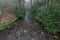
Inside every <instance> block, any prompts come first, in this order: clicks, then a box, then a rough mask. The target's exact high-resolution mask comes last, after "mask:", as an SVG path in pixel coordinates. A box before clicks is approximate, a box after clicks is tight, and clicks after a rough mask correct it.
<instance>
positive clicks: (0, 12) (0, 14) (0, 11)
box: [0, 1, 3, 24]
mask: <svg viewBox="0 0 60 40" xmlns="http://www.w3.org/2000/svg"><path fill="white" fill-rule="evenodd" d="M2 13H3V11H2V6H1V1H0V24H1V16H2Z"/></svg>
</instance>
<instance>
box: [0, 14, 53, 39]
mask: <svg viewBox="0 0 60 40" xmlns="http://www.w3.org/2000/svg"><path fill="white" fill-rule="evenodd" d="M10 15H11V14H10ZM6 16H8V15H6ZM11 17H12V16H11ZM13 17H15V16H14V15H13ZM7 18H8V19H9V18H10V17H7ZM4 20H5V19H4ZM40 27H41V26H39V25H38V23H37V22H35V21H33V22H32V23H30V24H29V23H26V22H25V21H24V19H17V20H16V21H15V22H14V23H12V24H11V25H9V26H8V28H6V29H5V30H3V31H1V32H0V40H53V39H52V37H50V36H48V34H46V33H45V32H43V31H42V30H41V28H40Z"/></svg>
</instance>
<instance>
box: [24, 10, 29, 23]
mask: <svg viewBox="0 0 60 40" xmlns="http://www.w3.org/2000/svg"><path fill="white" fill-rule="evenodd" d="M24 20H25V21H26V22H27V23H30V14H29V12H28V10H26V13H25V18H24Z"/></svg>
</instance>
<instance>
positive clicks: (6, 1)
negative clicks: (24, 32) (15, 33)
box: [0, 0, 60, 40]
mask: <svg viewBox="0 0 60 40" xmlns="http://www.w3.org/2000/svg"><path fill="white" fill-rule="evenodd" d="M5 18H6V19H5ZM22 19H23V20H24V21H25V22H26V23H27V25H28V28H30V24H32V25H34V24H33V23H34V22H37V24H39V25H38V26H39V27H40V29H41V30H42V31H44V33H46V34H48V36H47V37H50V35H51V37H52V39H46V40H53V39H54V40H59V39H60V0H0V31H4V30H6V29H10V25H13V24H14V23H15V22H16V21H19V20H20V21H19V22H21V20H22ZM19 22H18V23H19ZM20 24H23V22H22V23H20ZM17 25H19V24H15V26H17ZM23 25H24V26H25V24H23ZM12 27H13V26H12ZM17 27H18V26H17ZM20 27H21V26H20ZM31 27H33V28H34V26H31ZM28 28H27V29H28ZM36 29H37V28H36ZM40 29H39V30H40ZM7 40H10V39H7ZM11 40H13V39H11ZM15 40H17V39H15ZM24 40H25V39H24ZM28 40H30V39H28ZM33 40H34V39H33ZM37 40H41V39H38V38H37ZM42 40H45V39H42Z"/></svg>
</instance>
